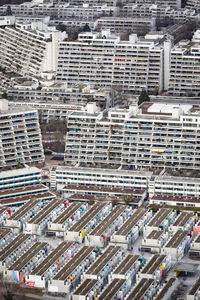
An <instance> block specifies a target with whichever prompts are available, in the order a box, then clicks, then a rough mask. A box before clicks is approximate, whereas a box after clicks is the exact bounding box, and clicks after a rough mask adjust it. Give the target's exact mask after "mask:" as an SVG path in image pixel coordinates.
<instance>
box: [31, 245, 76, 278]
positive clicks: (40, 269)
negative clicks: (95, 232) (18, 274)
mask: <svg viewBox="0 0 200 300" xmlns="http://www.w3.org/2000/svg"><path fill="white" fill-rule="evenodd" d="M72 244H73V243H72V242H62V243H60V245H59V246H58V247H57V248H55V249H54V250H53V251H52V252H51V253H50V254H49V255H48V256H47V257H46V258H45V259H44V260H43V262H42V263H41V264H39V265H38V266H37V267H36V268H35V270H34V271H32V272H31V275H38V276H42V275H43V274H44V273H45V272H46V271H47V270H48V269H49V268H50V267H51V265H52V264H54V263H55V262H56V261H57V259H58V258H59V257H60V256H61V255H63V254H64V253H65V252H66V250H67V249H68V248H69V247H71V246H72Z"/></svg>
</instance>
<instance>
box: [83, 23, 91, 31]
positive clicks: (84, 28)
mask: <svg viewBox="0 0 200 300" xmlns="http://www.w3.org/2000/svg"><path fill="white" fill-rule="evenodd" d="M82 32H91V29H90V27H89V25H88V24H85V25H84V26H83V29H82Z"/></svg>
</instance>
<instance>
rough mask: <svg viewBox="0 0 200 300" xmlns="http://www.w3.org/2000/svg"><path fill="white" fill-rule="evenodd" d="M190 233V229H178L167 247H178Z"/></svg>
mask: <svg viewBox="0 0 200 300" xmlns="http://www.w3.org/2000/svg"><path fill="white" fill-rule="evenodd" d="M187 235H188V231H182V230H179V231H177V232H176V233H175V234H174V236H173V237H172V238H171V239H170V241H169V242H168V243H167V244H166V246H165V247H166V248H177V247H178V246H179V245H180V243H181V242H182V241H183V240H184V238H185V237H186V236H187Z"/></svg>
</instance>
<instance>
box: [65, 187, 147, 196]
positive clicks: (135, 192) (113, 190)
mask: <svg viewBox="0 0 200 300" xmlns="http://www.w3.org/2000/svg"><path fill="white" fill-rule="evenodd" d="M63 190H75V191H94V192H105V193H121V194H131V195H133V196H134V195H138V194H139V195H142V194H143V193H144V192H145V190H135V189H128V188H117V187H112V188H108V187H98V186H92V185H90V186H88V185H87V186H84V185H78V186H77V185H71V184H69V185H66V186H64V188H63Z"/></svg>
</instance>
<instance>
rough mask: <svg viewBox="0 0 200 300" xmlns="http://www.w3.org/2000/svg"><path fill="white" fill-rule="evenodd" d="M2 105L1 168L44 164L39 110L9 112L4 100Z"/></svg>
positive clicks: (0, 132)
mask: <svg viewBox="0 0 200 300" xmlns="http://www.w3.org/2000/svg"><path fill="white" fill-rule="evenodd" d="M0 105H1V107H0V168H3V167H5V166H6V167H9V166H10V167H12V166H18V165H19V164H28V165H38V164H40V163H42V162H44V152H43V146H42V139H41V132H40V126H39V121H38V112H37V110H35V109H24V108H20V109H18V110H7V109H8V105H7V101H3V100H1V101H0Z"/></svg>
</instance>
